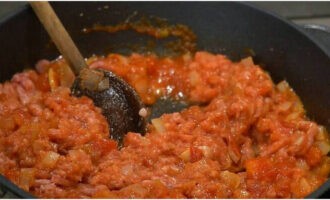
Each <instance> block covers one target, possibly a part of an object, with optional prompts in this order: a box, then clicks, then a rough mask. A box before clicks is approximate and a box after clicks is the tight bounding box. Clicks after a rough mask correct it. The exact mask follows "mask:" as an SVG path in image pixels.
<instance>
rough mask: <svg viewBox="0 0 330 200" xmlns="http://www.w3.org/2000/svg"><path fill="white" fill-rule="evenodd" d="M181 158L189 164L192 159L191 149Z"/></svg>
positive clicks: (181, 155)
mask: <svg viewBox="0 0 330 200" xmlns="http://www.w3.org/2000/svg"><path fill="white" fill-rule="evenodd" d="M179 157H180V158H181V159H182V160H184V161H185V162H189V161H190V159H191V155H190V148H187V149H186V150H185V151H183V152H182V153H181V154H180V156H179Z"/></svg>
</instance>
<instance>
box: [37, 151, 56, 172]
mask: <svg viewBox="0 0 330 200" xmlns="http://www.w3.org/2000/svg"><path fill="white" fill-rule="evenodd" d="M59 157H60V155H59V154H58V153H55V152H53V151H48V152H47V153H46V154H45V156H44V157H43V159H42V161H41V165H42V166H43V167H47V168H53V167H54V166H55V164H56V162H57V160H58V159H59Z"/></svg>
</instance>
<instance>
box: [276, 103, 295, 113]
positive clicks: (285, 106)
mask: <svg viewBox="0 0 330 200" xmlns="http://www.w3.org/2000/svg"><path fill="white" fill-rule="evenodd" d="M291 105H292V103H291V102H289V101H287V102H284V103H281V104H280V105H279V106H278V109H279V110H280V111H282V112H285V111H287V110H289V109H290V107H291Z"/></svg>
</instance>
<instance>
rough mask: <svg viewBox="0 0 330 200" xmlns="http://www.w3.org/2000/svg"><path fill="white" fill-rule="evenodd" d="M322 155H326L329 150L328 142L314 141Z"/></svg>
mask: <svg viewBox="0 0 330 200" xmlns="http://www.w3.org/2000/svg"><path fill="white" fill-rule="evenodd" d="M316 145H317V146H318V147H319V149H320V150H321V152H322V154H323V155H327V154H328V153H329V151H330V144H329V143H328V142H326V141H320V142H316Z"/></svg>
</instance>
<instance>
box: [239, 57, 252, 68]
mask: <svg viewBox="0 0 330 200" xmlns="http://www.w3.org/2000/svg"><path fill="white" fill-rule="evenodd" d="M241 63H242V64H243V65H244V66H245V67H249V66H253V65H254V63H253V59H252V57H251V56H249V57H247V58H244V59H242V60H241Z"/></svg>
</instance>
